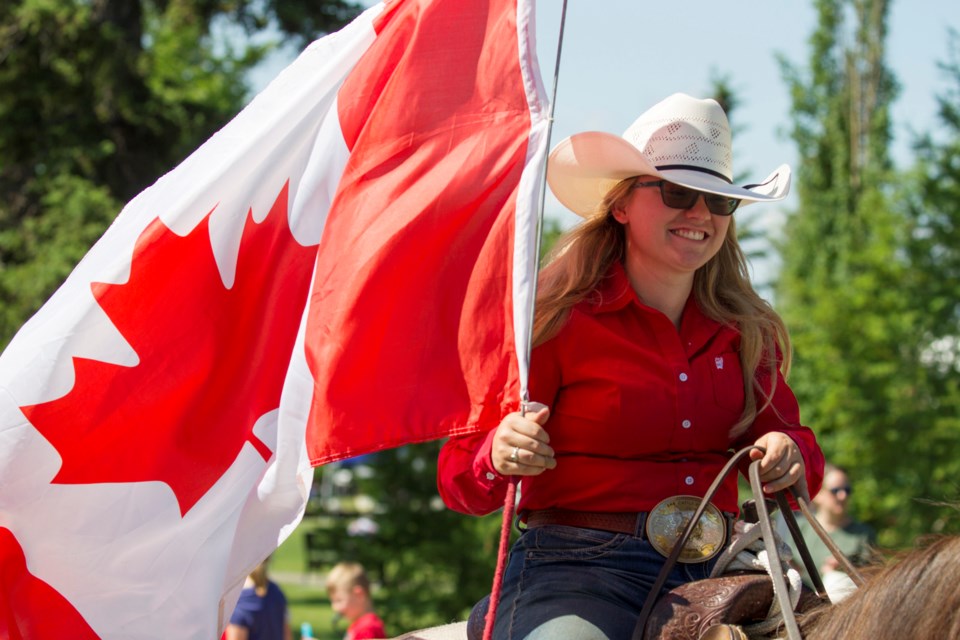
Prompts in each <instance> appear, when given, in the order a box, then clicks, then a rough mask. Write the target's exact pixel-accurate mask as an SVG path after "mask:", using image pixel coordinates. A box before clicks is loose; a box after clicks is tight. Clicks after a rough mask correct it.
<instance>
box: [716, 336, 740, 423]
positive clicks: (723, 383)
mask: <svg viewBox="0 0 960 640" xmlns="http://www.w3.org/2000/svg"><path fill="white" fill-rule="evenodd" d="M708 357H710V358H712V361H711V362H710V376H711V378H712V380H713V398H714V401H715V402H716V403H717V406H719V407H721V408H723V409H726V410H728V411H730V412H732V413H735V414H737V415H739V414H741V413H743V401H744V393H743V373H742V369H741V368H740V354H738V353H737V352H735V351H726V352H724V353H719V354H713V355H712V356H708Z"/></svg>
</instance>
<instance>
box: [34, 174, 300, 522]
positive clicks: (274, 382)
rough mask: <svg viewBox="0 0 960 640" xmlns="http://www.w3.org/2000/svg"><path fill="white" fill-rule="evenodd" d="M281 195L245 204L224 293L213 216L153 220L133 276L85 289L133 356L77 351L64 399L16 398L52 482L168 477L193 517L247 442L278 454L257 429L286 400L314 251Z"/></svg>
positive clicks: (138, 245) (136, 258) (264, 453)
mask: <svg viewBox="0 0 960 640" xmlns="http://www.w3.org/2000/svg"><path fill="white" fill-rule="evenodd" d="M287 191H288V185H284V187H283V189H282V190H281V192H280V194H279V195H278V196H277V199H276V201H275V202H274V204H273V207H271V209H270V212H269V213H268V215H267V217H266V219H265V220H264V221H263V222H261V223H260V224H257V223H255V222H254V221H253V218H252V216H251V215H250V214H249V213H248V215H247V219H246V223H245V225H244V229H243V236H242V239H241V242H240V252H239V256H238V258H237V269H236V279H235V281H234V285H233V287H232V288H230V289H227V288H226V287H224V285H223V281H222V279H221V276H220V273H219V272H218V270H217V266H216V263H215V261H214V258H213V252H212V249H211V245H210V233H209V220H210V214H207V216H206V217H205V218H204V219H203V221H202V222H201V223H200V224H199V225H197V227H196V228H195V229H194V230H193V231H191V232H190V234H189V235H187V236H186V237H180V236H177V235H176V234H174V233H173V232H171V231H170V230H169V229H168V228H167V227H166V226H165V225H164V224H163V223H162V222H161V221H160V220H159V219H157V220H155V221H154V222H153V223H151V224H150V226H148V227H147V229H146V230H145V231H144V232H143V233H142V234H141V235H140V237H139V239H138V240H137V243H136V246H135V248H134V253H133V262H132V265H131V270H130V279H129V281H128V282H126V283H124V284H119V285H114V284H103V283H93V284H92V285H91V286H92V289H93V294H94V296H95V297H96V299H97V302H98V303H99V304H100V306H101V307H102V308H103V310H104V311H105V312H106V314H107V315H108V316H109V317H110V319H111V320H112V321H113V323H114V324H115V325H116V327H117V329H118V330H119V331H120V333H122V334H123V336H124V337H125V338H126V339H127V341H128V342H129V343H130V345H131V346H132V347H133V349H134V350H135V351H136V352H137V355H138V357H139V363H138V364H137V365H135V366H132V367H127V366H122V365H116V364H110V363H104V362H100V361H97V360H89V359H85V358H74V369H75V372H76V382H75V384H74V386H73V389H71V391H70V392H69V393H68V394H67V395H65V396H63V397H62V398H59V399H56V400H52V401H50V402H45V403H42V404H38V405H33V406H29V407H22V410H23V412H24V414H25V415H26V416H27V418H28V419H29V420H30V422H31V423H32V424H33V426H34V427H36V429H37V430H38V431H39V432H40V433H41V434H43V436H44V437H45V438H46V439H47V440H49V441H50V443H51V444H52V445H53V446H54V447H55V448H56V449H57V451H58V452H59V453H60V456H61V457H62V459H63V465H62V466H61V468H60V471H59V472H58V473H57V475H56V477H55V478H54V479H53V482H54V483H56V484H92V483H104V482H146V481H160V482H165V483H166V484H167V485H169V486H170V488H171V489H172V490H173V493H174V494H175V495H176V498H177V501H178V503H179V505H180V511H181V514H186V513H187V512H188V511H189V510H190V509H191V508H192V507H193V505H194V504H196V502H197V501H198V500H199V499H200V498H202V497H203V495H204V494H206V493H207V491H209V489H210V487H212V486H213V485H214V484H215V483H216V482H217V480H218V479H219V478H220V477H221V476H222V475H223V473H224V472H225V471H226V470H227V468H228V467H229V466H230V465H231V464H232V463H233V461H234V460H235V459H236V457H237V455H238V453H239V452H240V449H241V448H242V447H243V444H244V443H245V442H250V443H251V444H253V445H254V446H255V447H256V448H257V450H258V451H259V452H260V454H261V455H262V456H263V457H264V459H265V460H267V459H269V458H270V456H271V455H272V453H271V451H270V448H269V447H267V446H266V445H264V443H263V442H261V441H260V440H259V439H258V438H256V436H254V435H253V426H254V423H255V422H256V421H257V419H259V418H260V417H261V416H262V415H264V414H265V413H267V412H269V411H271V410H274V409H276V408H277V407H278V406H279V403H280V391H281V388H282V385H283V379H284V377H285V375H286V371H287V365H288V363H289V361H290V354H291V351H292V349H293V344H294V341H295V338H296V334H297V329H298V327H299V325H300V318H301V315H302V313H303V308H304V305H305V304H306V299H307V294H308V289H309V284H310V274H311V271H312V268H313V261H314V258H315V255H316V248H310V247H303V246H301V245H299V244H298V243H297V242H296V241H295V240H294V238H293V236H292V234H291V233H290V229H289V227H288V224H287ZM210 213H213V212H212V211H211V212H210Z"/></svg>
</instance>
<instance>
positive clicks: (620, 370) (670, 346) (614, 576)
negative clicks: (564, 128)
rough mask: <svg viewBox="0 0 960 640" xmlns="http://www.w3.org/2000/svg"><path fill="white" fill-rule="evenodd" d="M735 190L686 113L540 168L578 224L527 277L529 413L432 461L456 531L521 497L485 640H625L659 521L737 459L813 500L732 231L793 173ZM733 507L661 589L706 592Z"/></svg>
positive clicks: (719, 515) (777, 351)
mask: <svg viewBox="0 0 960 640" xmlns="http://www.w3.org/2000/svg"><path fill="white" fill-rule="evenodd" d="M733 175H734V174H733V162H732V142H731V135H730V128H729V124H728V122H727V117H726V114H725V113H724V112H723V110H722V108H721V107H720V105H719V104H718V103H717V102H715V101H713V100H698V99H695V98H692V97H690V96H687V95H683V94H675V95H672V96H670V97H668V98H667V99H665V100H663V101H661V102H660V103H658V104H656V105H654V106H653V107H651V108H650V109H649V110H647V111H646V112H644V113H643V114H642V115H641V116H640V117H639V118H638V119H637V120H636V122H634V124H633V125H631V126H630V127H629V128H628V129H627V131H626V133H624V135H623V136H616V135H613V134H608V133H603V132H586V133H580V134H576V135H574V136H571V137H569V138H567V139H565V140H563V141H561V142H560V143H559V144H558V145H557V146H556V147H555V148H554V150H553V151H552V152H551V154H550V159H549V163H548V168H547V180H548V182H549V185H550V188H551V189H552V191H553V193H554V195H556V197H557V199H558V200H559V201H560V202H561V203H563V204H564V205H565V206H566V207H568V208H569V209H570V210H571V211H573V212H574V213H576V214H578V215H580V216H581V217H582V218H584V220H583V221H582V223H581V224H580V225H579V226H577V227H575V228H574V229H572V230H571V231H570V232H569V233H568V234H567V235H566V236H565V237H563V238H561V240H560V241H559V242H558V243H557V245H556V247H555V249H554V251H553V254H552V255H551V256H550V257H549V258H548V263H547V265H546V266H545V267H544V269H543V270H542V272H541V274H540V282H539V288H538V292H537V304H536V315H535V318H534V340H533V341H534V345H535V346H534V349H533V353H532V356H531V362H530V398H531V400H533V401H537V402H542V403H545V404H544V405H539V408H538V409H533V408H532V406H531V407H529V408H528V410H527V411H526V412H525V413H523V414H520V413H511V414H507V415H505V416H503V417H502V419H501V421H500V423H499V424H493V425H489V428H488V429H487V430H485V431H480V432H478V433H475V434H471V435H467V436H460V437H454V438H451V439H450V440H449V441H448V442H447V443H446V445H444V448H443V449H442V451H441V457H440V469H439V476H440V477H439V486H440V491H441V494H442V495H443V498H444V500H445V501H446V502H447V504H448V505H449V506H450V507H452V508H454V509H457V510H459V511H462V512H465V513H472V514H483V513H488V512H491V511H493V510H495V509H497V508H498V507H500V506H502V505H503V502H504V496H505V495H507V491H508V486H509V484H510V481H509V480H508V478H509V477H510V476H519V477H520V478H521V479H522V480H521V482H522V486H521V498H520V502H519V505H518V510H519V519H520V521H521V522H522V523H524V524H525V525H526V528H525V530H524V533H523V534H522V535H521V536H520V538H519V540H518V541H517V543H516V545H515V546H514V549H513V552H512V553H511V556H510V560H509V563H508V565H507V567H506V571H505V574H504V581H503V590H502V598H501V600H500V602H499V606H498V607H497V608H496V609H495V611H497V614H496V616H495V619H496V624H495V628H494V632H493V635H494V637H495V638H497V639H500V640H503V639H512V638H531V639H532V638H541V637H542V638H547V637H564V638H572V639H577V638H581V639H583V638H591V639H593V638H625V637H630V635H631V633H632V632H633V629H634V626H635V624H636V622H637V617H638V615H639V613H640V611H641V609H642V607H643V604H644V599H645V597H646V596H647V594H648V591H649V589H650V585H651V584H653V583H654V580H655V579H656V578H657V575H658V573H659V571H660V568H661V567H662V566H663V564H664V559H665V555H666V554H669V553H670V551H671V549H672V545H673V544H674V541H675V540H676V535H673V537H671V535H670V534H669V532H670V531H673V530H674V529H677V527H676V526H675V525H674V526H672V525H671V523H672V522H673V519H676V518H677V517H680V516H682V517H687V518H689V517H690V516H691V515H692V514H686V513H685V512H684V505H685V504H689V503H691V501H690V496H693V497H694V498H696V499H695V500H693V501H692V504H697V503H698V502H699V499H700V498H701V497H702V496H703V495H704V494H705V492H706V491H707V489H708V487H709V485H710V484H711V481H712V480H713V479H714V478H715V477H716V475H717V472H718V471H719V470H720V469H721V468H722V467H723V466H724V464H725V463H726V461H727V460H728V459H729V457H730V453H729V452H730V450H731V449H739V448H742V447H744V446H747V445H751V444H756V445H759V446H760V447H763V451H765V453H761V451H760V450H754V451H753V452H752V453H751V455H752V457H753V458H754V459H757V460H760V463H759V464H760V466H759V470H760V478H761V481H762V482H763V483H764V489H765V490H767V491H776V490H779V489H783V488H786V487H788V486H794V485H795V486H796V488H797V489H798V490H799V491H800V493H801V494H805V493H806V491H807V487H809V488H810V489H812V490H813V491H816V490H818V489H819V487H820V481H821V474H822V468H823V456H822V454H821V452H820V449H819V447H818V445H817V443H816V440H815V438H814V436H813V433H812V431H811V430H810V429H808V428H807V427H804V426H802V424H801V422H800V417H799V409H798V407H797V402H796V399H795V398H794V396H793V393H792V392H791V391H790V388H789V387H788V386H787V384H786V382H785V381H784V378H783V372H782V370H781V369H785V368H786V366H787V361H788V355H789V353H790V344H789V338H788V336H787V331H786V328H785V327H784V325H783V322H782V321H781V320H780V318H779V316H778V315H777V314H776V313H775V312H774V311H773V309H771V308H770V306H769V305H768V304H767V303H766V302H765V301H764V300H763V299H761V298H760V297H759V296H758V295H757V293H756V292H755V291H754V289H753V287H752V286H751V284H750V281H749V279H748V277H747V273H748V271H747V269H746V264H745V260H744V256H743V253H742V251H741V250H740V247H739V245H738V243H737V237H736V231H735V225H734V222H733V215H732V214H733V213H734V211H736V210H739V208H740V207H743V206H745V205H747V204H750V203H753V202H774V201H777V200H780V199H782V198H784V197H785V196H786V194H787V192H788V190H789V185H790V170H789V168H788V167H787V166H786V165H784V166H781V167H779V168H778V169H776V170H775V171H774V172H773V173H771V174H770V176H768V177H767V178H766V179H765V180H763V181H762V182H760V183H759V184H753V185H747V186H742V187H741V186H736V185H734V184H733ZM531 404H532V403H531ZM737 503H738V496H737V482H736V478H735V477H733V476H730V477H728V478H726V479H725V481H724V483H723V484H722V485H721V487H720V489H719V491H718V492H717V493H716V494H715V497H714V499H713V501H712V503H711V505H710V507H709V509H708V511H707V512H706V513H705V514H704V518H706V520H705V521H704V522H703V523H702V525H703V530H704V531H708V530H709V531H712V532H713V534H712V535H714V536H715V539H711V540H708V541H701V544H699V545H688V546H685V547H684V549H683V551H682V553H681V557H682V558H683V560H684V563H683V564H681V565H679V566H678V567H676V568H674V570H673V571H672V573H671V574H670V577H669V578H668V580H667V583H666V586H667V588H673V587H675V586H678V585H681V584H684V583H687V582H690V581H692V580H697V579H700V578H704V577H706V576H707V575H708V574H709V573H710V570H711V569H712V567H713V564H714V558H715V554H716V553H719V552H720V551H721V550H722V549H723V548H724V547H725V545H726V543H727V538H728V537H729V532H728V529H729V523H731V522H732V520H733V517H734V516H735V514H736V513H737V510H738V507H737ZM682 517H681V519H682ZM711 522H714V523H720V525H721V526H713V527H711V526H710V523H711ZM724 524H726V525H728V526H723V525H724ZM676 533H677V534H678V533H679V531H677V532H676ZM651 540H654V541H656V544H653V542H651ZM688 547H689V548H688ZM656 595H657V594H652V596H653V597H656ZM528 634H529V635H528Z"/></svg>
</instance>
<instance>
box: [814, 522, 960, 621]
mask: <svg viewBox="0 0 960 640" xmlns="http://www.w3.org/2000/svg"><path fill="white" fill-rule="evenodd" d="M862 573H863V575H864V577H865V578H866V584H864V585H863V586H862V587H860V588H859V589H857V590H856V591H855V592H854V593H852V594H851V595H849V596H848V597H847V598H845V599H844V600H842V601H841V602H839V603H838V604H835V605H826V606H823V607H820V608H818V609H816V610H814V611H812V612H810V613H808V614H807V615H804V616H803V618H802V619H798V624H799V625H800V627H801V630H802V634H803V637H804V638H806V639H807V640H836V639H837V638H843V639H844V640H888V639H889V640H894V639H896V640H900V639H902V638H960V588H958V586H960V536H955V535H940V536H929V537H925V538H923V539H920V540H918V544H917V546H916V547H915V548H913V549H910V550H907V551H904V552H900V553H896V554H892V555H890V556H888V558H887V559H886V560H881V561H879V562H878V563H875V564H873V565H869V566H867V567H863V568H862Z"/></svg>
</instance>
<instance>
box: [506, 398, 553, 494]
mask: <svg viewBox="0 0 960 640" xmlns="http://www.w3.org/2000/svg"><path fill="white" fill-rule="evenodd" d="M532 404H533V407H531V408H530V409H528V410H527V412H526V413H524V414H522V415H521V413H520V412H519V411H517V412H515V413H511V414H508V415H507V416H505V417H504V418H503V420H501V421H500V426H498V427H497V432H496V433H495V434H494V436H493V443H492V445H491V448H490V458H491V460H492V462H493V468H494V469H496V470H497V472H498V473H500V474H501V475H505V476H537V475H540V474H541V473H543V472H544V471H546V470H547V469H553V468H554V467H556V466H557V460H556V458H554V452H553V449H552V448H551V447H550V445H549V442H550V436H549V435H547V432H546V430H545V429H544V428H543V425H545V424H546V423H547V419H548V418H549V417H550V409H549V408H548V407H547V406H546V405H542V404H539V403H532Z"/></svg>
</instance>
